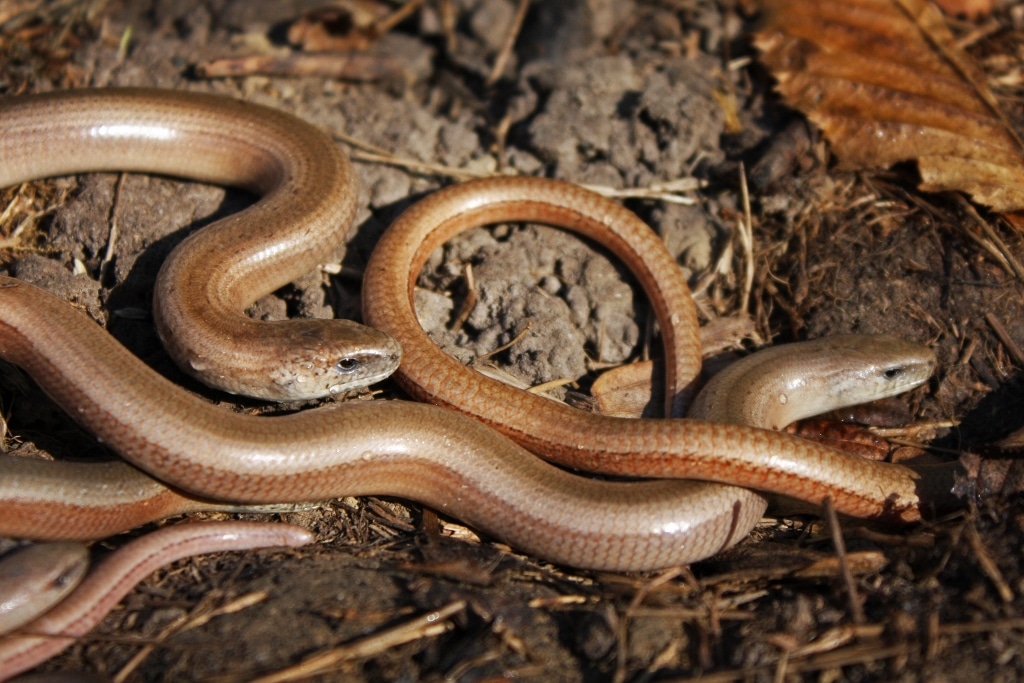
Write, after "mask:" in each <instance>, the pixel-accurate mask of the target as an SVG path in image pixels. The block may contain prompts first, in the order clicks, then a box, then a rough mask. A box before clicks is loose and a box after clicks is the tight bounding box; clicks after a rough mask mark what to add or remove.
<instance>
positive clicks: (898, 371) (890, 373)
mask: <svg viewBox="0 0 1024 683" xmlns="http://www.w3.org/2000/svg"><path fill="white" fill-rule="evenodd" d="M902 374H903V368H901V367H896V368H889V369H888V370H886V371H885V372H884V373H882V377H885V378H886V379H896V378H897V377H899V376H900V375H902Z"/></svg>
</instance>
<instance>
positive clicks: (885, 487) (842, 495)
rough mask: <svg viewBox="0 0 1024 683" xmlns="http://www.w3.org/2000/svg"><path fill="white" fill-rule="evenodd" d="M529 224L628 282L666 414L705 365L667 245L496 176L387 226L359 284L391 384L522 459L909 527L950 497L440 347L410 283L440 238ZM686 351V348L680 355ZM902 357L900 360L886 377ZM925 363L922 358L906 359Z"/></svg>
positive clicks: (753, 433)
mask: <svg viewBox="0 0 1024 683" xmlns="http://www.w3.org/2000/svg"><path fill="white" fill-rule="evenodd" d="M515 221H527V222H529V221H532V222H537V223H545V224H549V225H553V226H556V227H562V228H566V229H569V230H573V231H575V232H578V233H580V234H583V235H585V236H587V237H590V238H592V239H594V240H596V241H597V242H599V243H601V244H602V245H604V246H605V247H606V248H608V249H609V250H610V251H612V253H614V254H615V255H616V256H617V257H619V258H620V259H621V260H622V261H623V262H624V263H625V265H626V266H627V267H628V268H629V269H630V270H631V271H632V272H633V274H634V276H636V278H637V280H638V281H639V283H640V285H641V286H642V287H643V289H644V291H645V292H646V294H647V296H648V298H649V299H650V300H651V302H652V305H653V307H654V311H655V314H656V315H657V319H658V325H659V327H660V330H661V334H662V337H663V340H664V343H665V353H666V357H667V361H666V363H665V366H666V368H667V378H666V382H665V385H666V395H667V404H668V405H669V406H670V407H671V409H672V410H673V413H674V414H679V406H680V405H681V404H685V403H686V401H687V400H688V398H689V396H690V395H691V394H692V391H693V382H694V378H695V377H696V375H697V373H698V371H699V368H700V349H699V340H698V334H697V318H696V309H695V307H694V306H693V304H692V300H691V298H690V292H689V288H688V287H687V284H686V281H685V278H684V276H683V274H682V272H681V271H680V269H679V268H678V266H677V265H676V263H675V261H674V260H673V258H672V256H671V255H670V254H669V253H668V250H667V249H666V248H665V245H664V243H663V242H662V241H661V240H660V239H659V238H658V237H657V236H656V235H655V234H654V233H653V232H652V231H651V230H650V229H649V228H648V227H647V226H646V225H645V224H644V223H643V222H642V221H640V219H639V218H637V217H636V216H635V215H634V214H633V213H631V212H630V211H628V210H626V209H625V208H623V207H622V206H620V205H618V204H616V203H615V202H612V201H610V200H608V199H605V198H603V197H600V196H598V195H596V194H594V193H592V192H588V191H587V190H584V189H582V188H580V187H577V186H574V185H571V184H568V183H563V182H558V181H554V180H543V179H536V178H491V179H485V180H477V181H470V182H468V183H463V184H461V185H456V186H452V187H448V188H445V189H443V190H441V191H439V192H436V193H434V194H432V195H430V196H429V197H427V198H425V199H423V200H421V201H420V202H418V203H416V204H415V205H414V206H412V207H411V208H410V209H408V210H407V211H406V212H405V213H403V214H402V215H401V216H400V217H399V218H398V220H396V221H395V223H393V224H392V225H391V227H389V228H388V230H387V231H386V232H385V234H384V236H383V237H382V238H381V240H380V242H378V244H377V246H376V248H375V249H374V251H373V255H372V256H371V258H370V262H369V263H368V264H367V268H366V272H365V275H364V279H363V318H364V320H365V321H366V323H367V324H369V325H371V326H373V327H376V328H378V329H381V330H383V331H385V332H387V333H389V334H390V335H391V336H393V337H394V338H395V339H396V340H398V342H399V344H400V345H401V346H402V353H403V357H402V361H401V364H400V366H399V369H398V371H397V373H396V375H395V376H396V378H397V379H398V381H399V383H400V384H401V385H402V387H403V388H404V389H405V390H406V391H407V392H408V393H409V394H411V395H412V396H414V397H416V398H417V399H419V400H422V401H426V402H430V403H433V404H435V405H439V406H445V407H448V408H451V409H454V410H456V411H459V412H461V413H463V414H465V415H469V416H471V417H473V418H474V419H476V420H479V421H481V422H483V423H485V424H488V425H490V426H492V427H494V428H496V429H497V430H498V431H500V432H501V433H503V434H505V435H506V436H508V437H510V438H512V439H513V440H514V441H516V442H517V443H519V444H521V445H523V446H525V447H526V448H528V449H529V450H530V451H532V452H534V453H537V454H539V455H542V456H543V457H545V458H547V459H549V460H551V461H553V462H556V463H558V464H560V465H563V466H565V467H570V468H574V469H578V470H583V471H586V472H599V473H603V474H610V475H618V476H633V477H669V478H692V479H701V480H706V481H712V482H719V483H724V484H735V485H738V486H742V487H745V488H751V489H755V490H760V491H771V492H773V493H777V494H780V495H784V496H788V497H791V498H796V499H798V500H803V501H807V502H810V503H812V504H815V505H820V504H821V503H822V502H823V501H824V500H825V498H826V497H830V498H831V499H832V501H833V503H834V505H835V507H836V509H837V510H838V511H839V512H841V513H844V514H848V515H852V516H857V517H873V518H878V519H886V520H892V521H903V522H910V521H914V520H918V519H920V517H921V513H922V508H925V509H927V508H928V507H929V506H930V505H932V504H933V502H934V501H936V500H937V499H939V498H942V497H943V496H946V495H948V491H949V488H950V487H951V485H952V472H951V471H949V470H940V471H939V472H937V473H936V474H934V475H929V476H922V475H921V474H920V473H918V472H915V471H914V470H911V469H909V468H907V467H904V466H900V465H894V464H888V463H880V462H868V461H865V460H862V459H859V458H857V457H856V456H852V455H850V454H847V453H842V452H839V451H835V450H832V449H829V448H826V447H824V446H821V445H818V444H815V443H811V442H808V441H804V440H802V439H799V438H796V437H793V436H790V435H787V434H782V433H779V432H773V431H767V430H764V429H757V428H754V427H749V426H746V425H738V424H722V423H716V422H707V421H702V420H686V419H662V420H632V419H626V418H617V417H607V416H602V415H597V414H594V413H587V412H584V411H580V410H577V409H575V408H572V407H570V406H568V405H565V404H561V403H553V402H552V401H550V400H548V399H547V398H545V397H543V396H538V395H535V394H531V393H529V392H525V391H521V390H518V389H515V388H513V387H510V386H507V385H505V384H503V383H501V382H499V381H497V380H494V379H491V378H488V377H483V376H481V375H480V374H479V373H477V372H475V371H474V370H472V369H470V368H468V367H465V366H463V365H461V364H460V363H458V362H457V361H455V360H454V359H453V358H451V357H450V356H448V355H447V354H445V353H444V352H443V351H442V350H441V349H439V348H438V347H437V346H436V345H435V344H434V343H433V342H432V341H431V340H430V338H429V337H428V336H427V334H426V333H425V332H424V331H423V329H422V328H421V327H420V324H419V322H418V320H417V318H416V313H415V311H414V309H413V288H414V287H415V284H416V279H417V277H418V275H419V272H420V270H421V269H422V268H423V264H424V263H425V262H426V260H427V258H428V257H429V256H430V254H431V252H433V251H434V249H436V248H437V247H438V246H440V245H441V244H443V243H444V242H445V241H446V240H448V239H449V238H451V237H453V236H454V235H457V234H459V233H461V232H463V231H465V230H468V229H470V228H473V227H477V226H481V225H488V224H492V223H497V222H515ZM679 349H683V353H682V354H680V353H679ZM906 361H907V359H906V358H902V357H900V355H899V353H897V354H896V356H895V363H894V365H893V367H892V368H891V373H892V374H893V375H894V376H899V375H900V374H901V373H903V372H904V369H902V364H903V363H905V362H906ZM912 362H913V363H921V362H924V363H926V364H928V365H929V366H930V364H931V363H933V362H934V361H933V360H932V358H931V356H930V354H926V355H925V357H924V358H915V359H912Z"/></svg>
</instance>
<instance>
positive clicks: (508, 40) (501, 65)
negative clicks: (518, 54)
mask: <svg viewBox="0 0 1024 683" xmlns="http://www.w3.org/2000/svg"><path fill="white" fill-rule="evenodd" d="M529 8H530V0H519V7H517V8H516V16H515V17H514V18H513V19H512V26H510V27H509V30H508V34H507V35H506V36H505V42H504V43H503V44H502V46H501V50H500V51H499V52H498V57H497V59H495V60H494V66H493V67H491V73H490V75H488V76H487V87H488V88H489V87H491V86H492V85H494V84H495V83H497V82H498V79H499V78H501V74H503V73H504V72H505V65H506V64H508V60H509V57H511V56H512V48H514V47H515V45H516V38H518V37H519V31H521V30H522V28H523V21H524V20H525V19H526V10H528V9H529Z"/></svg>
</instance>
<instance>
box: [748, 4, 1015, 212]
mask: <svg viewBox="0 0 1024 683" xmlns="http://www.w3.org/2000/svg"><path fill="white" fill-rule="evenodd" d="M763 22H764V23H763V28H762V30H761V31H759V32H758V34H757V35H756V36H755V44H756V45H757V47H758V48H759V49H760V50H761V52H762V56H761V58H762V61H764V63H765V64H766V65H767V66H768V67H769V68H770V69H771V70H772V72H773V73H774V75H775V78H776V79H777V81H778V90H779V92H780V93H781V94H782V96H783V98H784V99H785V100H786V101H787V102H788V103H789V104H790V105H792V106H793V107H796V108H797V109H799V110H801V111H803V112H804V113H805V114H806V115H807V116H808V118H810V119H811V120H812V121H813V122H814V123H815V124H817V125H818V126H819V127H820V128H821V129H822V131H823V132H824V134H825V137H826V138H827V139H828V140H829V142H830V143H831V145H832V149H833V152H834V153H835V155H836V157H837V159H838V160H839V166H840V168H845V169H877V168H886V167H889V166H892V165H893V164H896V163H899V162H908V161H913V162H916V163H917V166H918V170H919V172H920V175H921V185H920V187H921V189H922V190H925V191H930V192H938V191H944V190H960V191H963V192H967V193H968V194H970V195H971V196H972V197H973V198H974V199H975V200H976V201H978V202H980V203H982V204H986V205H988V206H990V207H992V208H993V209H995V210H996V211H1000V212H1007V211H1014V210H1018V209H1021V208H1024V145H1022V144H1021V142H1020V138H1019V137H1018V136H1017V135H1016V133H1015V132H1014V131H1013V129H1012V128H1011V127H1010V126H1009V125H1008V124H1007V122H1006V119H1005V117H1004V116H1003V114H1002V112H1001V111H1000V110H999V108H998V105H997V104H996V101H995V98H994V97H993V95H992V94H991V92H990V91H989V90H988V87H987V86H986V85H985V80H984V74H983V73H982V72H981V70H980V69H979V68H978V67H977V66H976V65H975V64H974V63H973V61H972V60H971V59H970V58H969V57H968V56H967V55H966V53H964V52H963V51H962V50H960V49H959V48H958V47H957V46H956V44H955V40H954V38H953V36H952V34H951V33H950V32H949V29H948V28H947V27H946V25H945V23H944V19H943V18H942V15H941V14H940V13H939V12H938V10H937V9H936V8H935V7H934V6H932V5H931V4H929V3H926V2H924V1H923V0H765V2H764V5H763Z"/></svg>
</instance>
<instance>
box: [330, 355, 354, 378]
mask: <svg viewBox="0 0 1024 683" xmlns="http://www.w3.org/2000/svg"><path fill="white" fill-rule="evenodd" d="M334 367H335V368H337V369H338V372H341V373H343V374H346V375H347V374H349V373H350V372H352V371H354V370H355V369H356V368H357V367H359V361H357V360H356V359H355V358H342V359H341V360H339V361H338V362H337V363H335V365H334Z"/></svg>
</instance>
